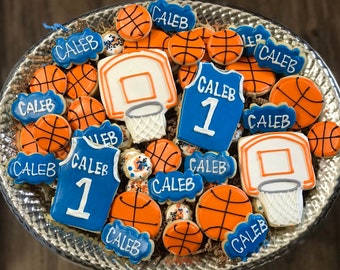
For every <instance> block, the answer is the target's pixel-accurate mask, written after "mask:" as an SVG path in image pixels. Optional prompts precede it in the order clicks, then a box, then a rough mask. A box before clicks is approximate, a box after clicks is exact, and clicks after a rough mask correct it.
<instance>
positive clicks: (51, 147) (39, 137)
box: [33, 114, 72, 152]
mask: <svg viewBox="0 0 340 270" xmlns="http://www.w3.org/2000/svg"><path fill="white" fill-rule="evenodd" d="M71 135H72V130H71V127H70V125H69V123H68V122H67V120H66V119H65V118H64V117H62V116H60V115H57V114H46V115H44V116H42V117H40V118H39V119H38V120H37V121H36V122H35V124H34V132H33V136H34V139H35V140H36V142H37V144H38V145H39V147H40V148H41V149H43V150H46V151H47V152H57V151H60V150H61V149H63V148H64V147H65V146H66V145H67V144H68V143H69V141H70V139H71Z"/></svg>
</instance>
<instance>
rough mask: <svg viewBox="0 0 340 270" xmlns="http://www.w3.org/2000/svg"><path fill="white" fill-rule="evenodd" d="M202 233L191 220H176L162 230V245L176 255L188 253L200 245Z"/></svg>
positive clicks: (197, 248)
mask: <svg viewBox="0 0 340 270" xmlns="http://www.w3.org/2000/svg"><path fill="white" fill-rule="evenodd" d="M202 241H203V233H202V232H201V230H200V228H199V227H198V226H197V224H196V223H195V222H193V221H191V220H177V221H174V222H171V223H170V224H168V225H167V226H166V227H165V229H164V232H163V244H164V247H165V248H166V249H167V250H168V251H170V252H171V253H172V254H174V255H177V256H186V255H190V254H192V253H194V252H196V251H197V250H199V248H200V247H201V244H202Z"/></svg>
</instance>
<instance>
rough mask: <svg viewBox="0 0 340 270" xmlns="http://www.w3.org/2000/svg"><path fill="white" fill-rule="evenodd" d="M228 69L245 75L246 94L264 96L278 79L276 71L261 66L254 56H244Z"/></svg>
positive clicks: (244, 86) (244, 88) (244, 87)
mask: <svg viewBox="0 0 340 270" xmlns="http://www.w3.org/2000/svg"><path fill="white" fill-rule="evenodd" d="M226 69H228V70H235V71H237V72H239V73H240V74H242V75H243V77H244V80H243V90H244V92H245V94H246V95H255V96H262V95H264V94H266V93H268V92H269V90H270V89H271V88H272V86H273V85H274V83H275V81H276V76H275V73H274V72H273V71H272V70H271V69H269V68H262V67H259V65H258V63H257V61H256V60H255V58H254V57H253V56H248V57H246V56H243V57H241V58H240V59H239V60H238V61H237V62H234V63H232V64H230V65H228V66H227V67H226Z"/></svg>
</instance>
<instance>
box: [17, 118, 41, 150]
mask: <svg viewBox="0 0 340 270" xmlns="http://www.w3.org/2000/svg"><path fill="white" fill-rule="evenodd" d="M33 133H34V123H31V124H28V125H25V126H23V127H22V128H21V130H20V131H19V133H18V136H17V140H16V141H17V147H18V150H19V151H22V152H24V153H25V154H33V153H42V154H46V153H47V152H46V151H45V150H43V149H41V148H40V147H39V145H38V143H37V142H36V140H35V139H34V135H33Z"/></svg>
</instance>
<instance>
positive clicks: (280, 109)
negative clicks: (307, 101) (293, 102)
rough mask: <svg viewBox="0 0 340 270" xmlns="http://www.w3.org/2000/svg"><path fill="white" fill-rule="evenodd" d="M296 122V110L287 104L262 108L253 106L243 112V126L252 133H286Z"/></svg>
mask: <svg viewBox="0 0 340 270" xmlns="http://www.w3.org/2000/svg"><path fill="white" fill-rule="evenodd" d="M295 120H296V114H295V110H294V108H292V107H289V106H288V105H287V104H286V103H282V104H279V105H275V104H265V105H262V106H259V105H256V104H252V105H251V106H250V108H249V109H247V110H244V111H243V115H242V123H243V126H244V128H246V129H248V130H249V131H250V132H251V133H256V132H258V131H261V132H270V131H286V130H287V129H288V128H290V127H292V126H293V125H294V123H295Z"/></svg>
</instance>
